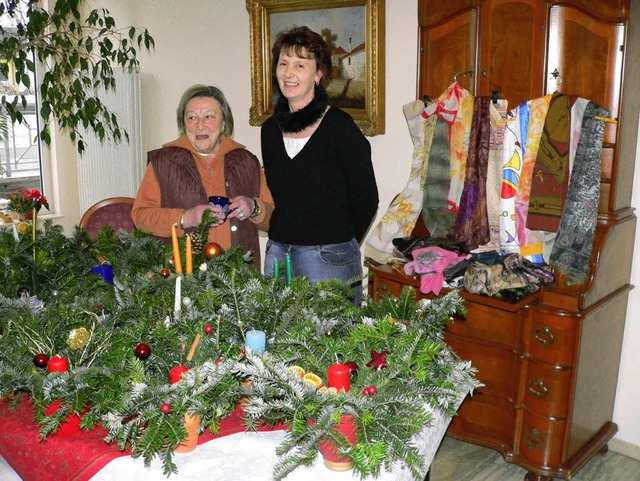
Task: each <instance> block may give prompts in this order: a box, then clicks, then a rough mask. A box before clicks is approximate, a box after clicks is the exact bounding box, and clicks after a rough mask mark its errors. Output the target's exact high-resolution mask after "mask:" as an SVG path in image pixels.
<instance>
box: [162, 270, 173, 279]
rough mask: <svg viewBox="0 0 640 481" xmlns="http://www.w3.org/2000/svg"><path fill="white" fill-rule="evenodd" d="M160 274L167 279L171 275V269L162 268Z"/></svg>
mask: <svg viewBox="0 0 640 481" xmlns="http://www.w3.org/2000/svg"><path fill="white" fill-rule="evenodd" d="M160 275H161V276H162V277H164V278H165V279H166V278H167V277H169V276H170V275H171V271H170V270H169V269H167V268H166V267H165V268H163V269H160Z"/></svg>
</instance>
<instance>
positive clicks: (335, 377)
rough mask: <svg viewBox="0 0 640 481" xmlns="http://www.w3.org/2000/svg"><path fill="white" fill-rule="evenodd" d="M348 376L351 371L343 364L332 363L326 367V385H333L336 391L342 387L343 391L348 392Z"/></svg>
mask: <svg viewBox="0 0 640 481" xmlns="http://www.w3.org/2000/svg"><path fill="white" fill-rule="evenodd" d="M350 376H351V373H350V372H349V368H348V367H347V366H345V365H344V364H334V365H333V366H329V369H327V385H328V386H329V387H335V388H336V389H337V390H338V391H340V390H341V389H344V391H345V392H349V388H350Z"/></svg>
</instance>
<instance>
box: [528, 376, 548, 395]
mask: <svg viewBox="0 0 640 481" xmlns="http://www.w3.org/2000/svg"><path fill="white" fill-rule="evenodd" d="M529 392H531V393H532V394H533V395H534V396H538V397H545V396H546V395H547V394H549V389H547V386H546V385H545V384H544V381H543V380H542V379H538V380H537V381H532V382H530V383H529Z"/></svg>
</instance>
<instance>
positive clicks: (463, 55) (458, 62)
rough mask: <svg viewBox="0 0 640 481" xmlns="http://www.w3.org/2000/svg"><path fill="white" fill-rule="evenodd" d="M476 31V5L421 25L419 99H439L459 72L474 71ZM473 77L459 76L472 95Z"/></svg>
mask: <svg viewBox="0 0 640 481" xmlns="http://www.w3.org/2000/svg"><path fill="white" fill-rule="evenodd" d="M435 3H439V2H435ZM437 8H438V7H436V9H437ZM477 31H478V12H477V9H476V8H475V7H471V8H467V9H463V10H460V11H457V12H456V13H454V14H453V15H452V16H451V17H448V19H447V20H446V21H443V22H436V23H434V24H432V25H425V26H421V27H420V65H419V67H418V68H419V70H418V76H419V82H418V96H419V98H420V99H422V98H423V97H424V96H425V95H428V96H429V97H431V98H432V99H435V98H437V97H438V96H439V95H440V94H441V93H442V92H444V91H445V90H446V88H447V87H448V86H449V85H451V84H452V83H453V81H454V76H455V75H456V74H457V73H459V72H467V71H473V72H475V70H476V54H477ZM474 79H475V75H474V74H471V75H465V76H463V75H459V76H458V82H460V84H461V85H462V86H463V87H464V88H466V89H467V90H469V92H471V93H472V94H474V93H475V92H476V88H475V81H474Z"/></svg>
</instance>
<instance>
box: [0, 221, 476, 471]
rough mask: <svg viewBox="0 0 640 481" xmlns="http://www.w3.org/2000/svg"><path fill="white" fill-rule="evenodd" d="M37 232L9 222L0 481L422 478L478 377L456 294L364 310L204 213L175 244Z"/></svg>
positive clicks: (0, 276) (409, 296)
mask: <svg viewBox="0 0 640 481" xmlns="http://www.w3.org/2000/svg"><path fill="white" fill-rule="evenodd" d="M34 217H35V216H34ZM34 221H35V218H34V219H33V220H31V221H30V220H29V219H22V220H19V222H26V224H27V225H26V227H24V226H23V228H22V229H21V230H18V229H17V225H19V222H13V223H12V225H11V226H10V227H8V228H6V227H5V228H1V229H0V262H2V264H3V266H4V268H3V269H2V270H0V398H2V400H0V456H1V457H2V459H1V460H0V479H3V480H13V479H15V480H18V479H22V480H24V481H31V480H36V479H37V480H43V479H56V480H58V479H65V480H74V481H84V480H89V479H91V480H93V481H106V480H116V479H118V480H123V479H145V480H153V479H156V478H157V479H158V480H159V479H167V476H169V477H168V479H178V480H179V479H187V478H189V479H205V477H206V476H210V475H211V473H214V472H215V473H216V474H215V478H214V479H217V480H223V479H243V480H253V479H255V480H264V479H286V480H298V479H300V480H302V479H317V480H324V479H327V480H339V479H380V480H385V481H386V480H389V481H391V480H407V481H408V480H414V479H415V480H422V479H423V478H424V476H425V474H426V473H427V471H428V469H429V465H430V464H431V461H432V459H433V456H434V455H435V451H436V450H437V447H438V445H439V444H440V441H441V440H442V437H443V436H444V434H445V431H446V428H447V425H448V423H449V421H450V420H451V417H452V416H454V415H455V412H456V410H457V408H458V407H459V405H460V403H461V402H463V399H464V398H465V396H467V395H469V394H471V393H472V392H473V389H474V388H475V387H477V386H478V385H479V384H478V381H477V380H476V378H475V370H474V368H473V366H471V365H470V363H468V362H466V361H465V360H463V359H460V358H459V357H458V356H457V354H456V353H455V352H454V351H453V350H452V349H451V347H450V346H448V345H447V344H446V343H445V342H444V340H443V332H444V328H445V326H446V325H447V323H448V322H450V319H451V318H452V316H454V315H455V314H459V313H463V312H464V301H463V299H462V298H461V297H460V296H458V295H457V294H456V293H455V291H454V292H450V293H448V294H446V295H444V296H441V297H437V298H434V299H432V300H428V301H427V300H423V301H417V300H416V296H415V293H414V292H413V291H412V290H410V289H407V290H405V291H403V292H402V294H401V295H400V296H399V297H398V298H393V297H384V298H382V299H381V300H380V301H375V302H374V301H373V300H371V299H366V300H365V302H364V303H363V305H362V306H358V307H356V306H354V305H353V303H352V301H351V298H350V291H349V286H347V285H344V284H342V283H340V282H338V281H327V282H320V283H317V284H315V285H310V284H309V282H308V281H307V280H306V279H304V278H301V277H297V276H296V275H295V272H292V271H291V266H290V263H289V264H287V263H285V264H284V265H282V266H277V268H276V269H274V271H275V275H274V276H269V277H267V276H264V275H262V274H261V273H260V272H259V270H258V269H256V268H255V267H254V266H253V263H252V257H251V253H243V252H242V251H241V250H240V249H239V248H237V247H233V248H231V249H228V250H225V249H222V248H221V247H220V246H219V245H217V244H214V243H208V242H206V232H207V230H208V224H207V221H209V222H210V221H211V219H208V218H205V219H203V223H202V224H201V225H200V226H199V227H198V229H196V230H194V231H192V232H189V233H188V235H180V234H181V232H179V229H178V227H177V226H174V229H173V236H172V243H171V244H170V245H168V244H165V243H163V242H162V241H160V240H158V239H156V238H154V237H153V236H150V235H147V234H145V233H143V232H140V231H134V232H133V233H127V232H124V231H119V232H113V230H112V229H110V228H109V227H107V228H105V229H104V230H103V231H102V232H100V233H99V234H98V236H97V237H96V238H95V239H94V238H92V237H90V236H89V235H88V234H87V233H86V231H83V229H81V228H79V227H78V228H76V229H75V230H74V232H73V233H72V234H71V235H65V234H64V233H63V231H62V228H61V227H60V226H57V225H55V224H53V223H52V222H51V221H48V220H47V221H45V222H39V223H38V224H37V228H36V229H35V230H34V229H33V228H32V226H33V223H34ZM274 267H276V266H274ZM239 473H241V476H239ZM310 473H313V475H312V477H311V474H310Z"/></svg>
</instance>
